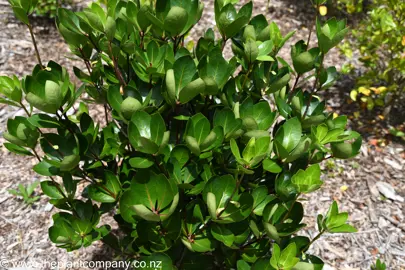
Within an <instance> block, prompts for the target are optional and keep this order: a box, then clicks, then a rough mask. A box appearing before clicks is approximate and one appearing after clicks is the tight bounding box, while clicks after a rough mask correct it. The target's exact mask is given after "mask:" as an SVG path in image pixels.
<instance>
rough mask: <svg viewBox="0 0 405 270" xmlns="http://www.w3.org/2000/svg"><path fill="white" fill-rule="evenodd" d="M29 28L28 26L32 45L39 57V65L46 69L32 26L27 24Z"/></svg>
mask: <svg viewBox="0 0 405 270" xmlns="http://www.w3.org/2000/svg"><path fill="white" fill-rule="evenodd" d="M27 26H28V29H29V30H30V34H31V39H32V43H33V44H34V48H35V54H36V56H37V60H38V64H39V65H40V66H41V69H44V66H43V65H42V61H41V56H40V55H39V51H38V47H37V42H36V41H35V36H34V32H33V31H32V25H31V24H30V23H29V24H27Z"/></svg>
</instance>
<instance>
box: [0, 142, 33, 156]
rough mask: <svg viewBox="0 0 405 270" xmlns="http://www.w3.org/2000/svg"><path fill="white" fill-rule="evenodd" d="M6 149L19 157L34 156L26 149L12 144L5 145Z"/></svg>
mask: <svg viewBox="0 0 405 270" xmlns="http://www.w3.org/2000/svg"><path fill="white" fill-rule="evenodd" d="M3 145H4V147H6V148H7V150H8V151H10V152H12V153H15V154H17V155H23V156H34V154H32V153H31V152H30V151H28V150H27V149H25V148H24V147H21V146H18V145H15V144H12V143H4V144H3Z"/></svg>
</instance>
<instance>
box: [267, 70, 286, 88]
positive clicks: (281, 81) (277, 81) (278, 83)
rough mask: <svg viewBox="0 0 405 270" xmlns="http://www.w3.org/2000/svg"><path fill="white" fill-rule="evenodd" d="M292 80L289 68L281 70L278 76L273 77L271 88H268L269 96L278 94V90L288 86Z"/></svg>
mask: <svg viewBox="0 0 405 270" xmlns="http://www.w3.org/2000/svg"><path fill="white" fill-rule="evenodd" d="M290 79H291V76H290V72H289V70H288V68H287V67H283V68H281V69H280V70H279V71H278V72H277V75H276V76H272V77H271V78H270V82H269V87H268V88H267V92H268V93H269V94H271V93H275V92H277V91H278V90H280V89H281V88H283V87H284V86H286V85H287V84H288V82H289V81H290Z"/></svg>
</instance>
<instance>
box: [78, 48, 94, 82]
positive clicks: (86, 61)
mask: <svg viewBox="0 0 405 270" xmlns="http://www.w3.org/2000/svg"><path fill="white" fill-rule="evenodd" d="M79 51H80V54H81V55H82V58H83V61H84V63H85V64H86V67H87V71H88V72H89V75H91V65H90V63H89V60H88V59H85V56H84V52H83V50H82V48H79Z"/></svg>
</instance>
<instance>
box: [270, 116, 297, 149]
mask: <svg viewBox="0 0 405 270" xmlns="http://www.w3.org/2000/svg"><path fill="white" fill-rule="evenodd" d="M301 136H302V128H301V123H300V121H299V120H298V118H296V117H294V118H291V119H289V120H287V121H286V122H285V123H284V124H283V125H282V126H281V127H280V128H279V130H277V132H276V136H275V140H276V141H277V142H278V143H280V145H281V146H282V147H283V148H284V149H285V150H286V151H287V152H291V151H292V150H294V148H295V147H296V146H297V145H298V143H299V142H300V140H301Z"/></svg>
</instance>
